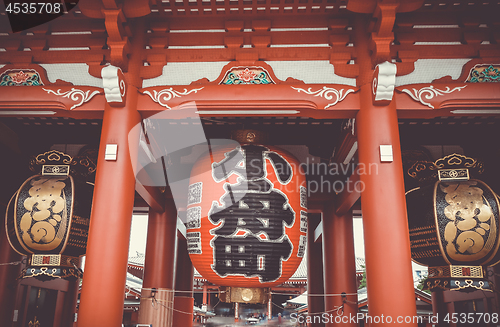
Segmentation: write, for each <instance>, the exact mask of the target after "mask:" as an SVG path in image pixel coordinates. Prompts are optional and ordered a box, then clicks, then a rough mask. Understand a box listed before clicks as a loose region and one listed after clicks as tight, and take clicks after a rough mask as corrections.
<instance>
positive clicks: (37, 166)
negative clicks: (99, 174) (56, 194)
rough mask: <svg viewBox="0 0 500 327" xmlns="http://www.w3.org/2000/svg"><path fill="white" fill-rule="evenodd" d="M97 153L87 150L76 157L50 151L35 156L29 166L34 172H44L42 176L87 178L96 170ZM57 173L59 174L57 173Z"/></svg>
mask: <svg viewBox="0 0 500 327" xmlns="http://www.w3.org/2000/svg"><path fill="white" fill-rule="evenodd" d="M94 157H97V151H96V150H93V149H86V150H85V151H83V153H81V154H79V155H78V156H76V157H74V158H73V157H72V156H70V155H68V154H66V153H64V152H61V151H57V150H50V151H47V152H44V153H40V154H39V155H37V156H34V157H33V158H32V159H31V161H30V164H29V168H30V170H31V171H33V172H40V171H41V172H42V175H45V174H48V175H68V174H71V175H75V176H81V177H87V176H88V175H90V174H92V173H93V172H95V170H96V166H97V163H96V159H95V158H94ZM55 171H57V172H55Z"/></svg>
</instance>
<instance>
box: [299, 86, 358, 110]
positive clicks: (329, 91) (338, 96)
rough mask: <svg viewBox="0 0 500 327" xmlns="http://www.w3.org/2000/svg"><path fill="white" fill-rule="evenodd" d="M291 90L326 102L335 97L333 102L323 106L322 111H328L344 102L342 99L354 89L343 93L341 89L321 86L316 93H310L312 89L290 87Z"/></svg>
mask: <svg viewBox="0 0 500 327" xmlns="http://www.w3.org/2000/svg"><path fill="white" fill-rule="evenodd" d="M291 88H292V89H294V90H297V91H298V92H304V93H306V94H309V95H314V96H315V97H323V98H325V99H326V100H332V99H333V98H334V97H335V101H334V102H332V103H329V104H328V105H327V106H325V107H324V108H323V109H328V108H330V107H331V106H334V105H336V104H337V103H338V102H340V101H342V100H344V98H345V97H346V96H347V95H348V94H349V93H351V92H354V91H355V90H354V89H348V90H347V91H346V92H345V93H344V89H341V90H340V91H339V90H337V89H334V88H332V87H326V86H323V88H322V89H319V90H317V91H312V88H311V87H310V88H308V89H307V90H304V89H301V88H300V87H293V86H291Z"/></svg>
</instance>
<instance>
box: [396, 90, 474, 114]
mask: <svg viewBox="0 0 500 327" xmlns="http://www.w3.org/2000/svg"><path fill="white" fill-rule="evenodd" d="M466 86H467V85H464V86H457V87H455V88H453V89H451V88H450V87H449V86H447V87H446V89H444V90H440V89H436V88H434V85H431V86H426V87H423V88H421V89H419V90H417V89H414V88H413V89H412V90H409V89H402V90H401V92H404V93H406V94H408V95H409V96H411V98H412V99H413V100H415V101H418V102H420V103H421V104H423V105H425V106H427V107H429V108H431V109H434V106H433V105H432V104H430V103H429V102H427V101H426V100H431V99H432V98H434V97H437V96H441V95H445V94H449V93H452V92H455V91H460V90H462V89H463V88H465V87H466ZM424 99H425V100H424Z"/></svg>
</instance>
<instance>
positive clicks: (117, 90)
mask: <svg viewBox="0 0 500 327" xmlns="http://www.w3.org/2000/svg"><path fill="white" fill-rule="evenodd" d="M101 76H102V84H103V89H104V96H105V97H106V101H108V102H109V103H112V102H116V103H120V104H123V103H124V99H123V98H124V97H125V92H126V85H125V81H124V79H123V73H122V71H121V69H120V68H119V67H115V66H112V65H109V66H106V67H104V68H103V69H102V70H101Z"/></svg>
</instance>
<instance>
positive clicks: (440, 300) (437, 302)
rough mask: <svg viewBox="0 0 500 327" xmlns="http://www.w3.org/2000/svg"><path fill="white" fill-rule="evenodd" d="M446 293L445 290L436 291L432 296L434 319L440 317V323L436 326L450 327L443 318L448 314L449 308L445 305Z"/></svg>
mask: <svg viewBox="0 0 500 327" xmlns="http://www.w3.org/2000/svg"><path fill="white" fill-rule="evenodd" d="M443 293H444V291H443V290H440V289H438V290H434V291H433V292H432V294H431V296H432V315H433V316H434V317H438V322H437V325H436V326H439V327H444V326H448V323H446V322H445V321H443V318H444V317H445V316H446V314H447V311H448V310H447V306H446V303H444V294H443Z"/></svg>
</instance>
